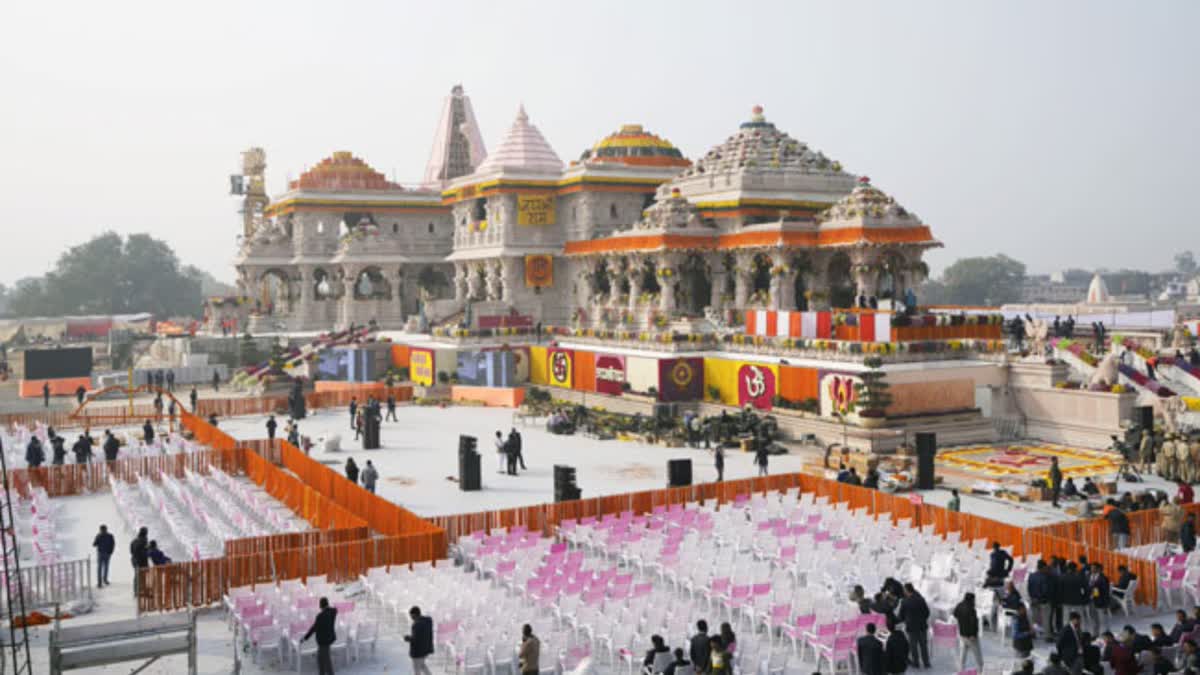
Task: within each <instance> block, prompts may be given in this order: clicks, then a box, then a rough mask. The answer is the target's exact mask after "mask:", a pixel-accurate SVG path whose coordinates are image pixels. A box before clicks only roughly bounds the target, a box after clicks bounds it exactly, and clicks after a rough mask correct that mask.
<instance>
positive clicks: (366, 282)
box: [352, 265, 392, 300]
mask: <svg viewBox="0 0 1200 675" xmlns="http://www.w3.org/2000/svg"><path fill="white" fill-rule="evenodd" d="M352 288H353V289H354V299H355V300H388V299H390V298H391V296H392V289H391V284H389V283H388V281H387V278H386V277H385V276H384V275H383V270H381V269H379V268H378V267H376V266H374V265H370V266H368V267H364V268H363V269H362V270H360V271H359V273H358V274H357V275H355V277H354V284H353V286H352Z"/></svg>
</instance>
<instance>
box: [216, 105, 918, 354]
mask: <svg viewBox="0 0 1200 675" xmlns="http://www.w3.org/2000/svg"><path fill="white" fill-rule="evenodd" d="M244 163H245V167H244V168H245V171H246V175H247V178H248V183H249V185H250V186H251V190H250V192H248V193H247V194H246V197H245V200H244V205H243V218H244V223H243V231H244V234H243V238H242V244H241V248H240V250H239V252H238V256H237V259H236V266H237V270H238V285H239V288H240V291H241V296H242V298H243V300H241V301H240V302H239V303H238V304H236V305H235V306H234V307H233V308H232V309H231V307H230V306H229V305H228V304H227V303H222V304H210V307H209V323H210V327H214V326H215V325H216V323H217V322H219V321H222V320H228V319H229V318H230V317H233V318H235V319H237V320H239V321H240V322H241V325H242V326H243V327H245V328H246V329H248V330H250V331H254V332H261V331H308V330H326V329H333V328H345V327H347V326H349V325H352V324H357V325H363V324H369V323H373V324H374V325H376V326H377V327H379V328H384V329H407V330H412V331H419V330H428V329H429V328H431V327H432V328H436V327H437V326H455V327H460V328H462V329H465V330H471V329H474V328H478V327H480V318H481V317H497V316H505V317H511V319H510V320H507V321H505V323H506V324H509V325H524V326H532V325H535V324H541V325H544V326H552V325H561V326H567V325H570V326H572V327H575V328H589V327H590V328H597V329H600V328H605V327H618V326H619V327H625V328H628V329H631V330H632V329H645V330H655V329H668V328H669V327H671V326H673V325H675V322H688V323H687V324H686V325H687V328H688V330H689V331H691V332H701V333H702V332H704V331H705V330H707V329H709V328H711V327H712V326H714V325H727V324H738V323H740V322H741V320H742V317H743V316H744V313H745V312H746V311H749V310H773V311H791V310H801V311H807V310H828V309H830V308H839V307H840V308H850V307H858V308H879V307H883V308H888V309H895V308H900V307H903V306H905V305H906V304H913V303H914V302H915V299H914V297H913V295H912V292H911V289H913V288H915V287H916V286H917V285H918V284H919V283H920V282H921V280H922V279H923V277H924V276H925V274H926V271H927V268H926V266H925V264H924V263H923V262H922V255H923V253H924V251H926V250H927V249H929V248H931V247H936V246H940V245H941V244H940V243H939V242H938V241H937V240H936V239H935V238H934V237H933V235H932V233H931V232H930V229H929V227H928V226H927V225H925V224H924V223H923V222H922V221H921V220H920V219H919V218H918V217H917V216H916V215H915V214H913V213H912V212H910V211H908V210H906V209H905V208H904V207H902V206H900V205H899V204H898V203H897V202H896V201H895V200H894V199H893V198H892V197H890V196H889V195H887V194H885V193H884V192H883V191H881V190H880V189H879V188H877V187H875V186H874V185H872V184H871V182H870V181H869V180H868V179H867V178H866V177H858V176H855V175H852V174H850V173H848V172H847V171H845V170H844V169H843V167H842V165H841V164H840V163H839V162H837V161H835V160H832V159H830V158H829V157H827V156H826V155H824V154H823V153H821V152H820V151H817V150H814V149H812V148H810V147H809V146H808V145H807V144H805V143H804V142H802V141H799V140H796V139H794V138H792V137H791V136H790V135H789V134H787V133H786V132H784V131H782V130H780V129H779V128H777V127H776V125H775V124H774V123H772V122H770V121H768V120H767V118H766V117H765V115H764V113H763V110H762V108H761V107H759V106H756V107H754V109H753V110H752V112H751V116H750V119H749V120H747V121H745V122H743V123H741V124H740V125H738V127H737V128H736V129H735V130H734V133H733V134H732V135H731V136H729V137H728V138H727V139H726V140H725V141H723V142H721V143H719V144H717V145H715V146H714V147H713V148H712V149H710V150H709V151H708V152H706V153H705V154H704V155H703V156H701V157H700V158H698V159H696V160H695V161H691V160H689V159H687V158H686V157H684V155H683V153H681V152H680V151H679V149H677V148H676V147H675V146H673V145H672V144H671V143H670V142H669V141H668V140H666V139H665V138H663V137H661V136H658V135H656V134H654V133H651V132H650V131H648V130H646V129H644V128H642V127H641V126H640V125H637V124H627V125H624V126H622V127H620V128H619V129H618V130H617V131H615V132H614V133H611V134H609V135H607V136H604V137H603V138H601V139H600V140H599V141H597V142H596V143H595V145H594V146H592V147H591V148H589V149H586V150H584V151H583V152H582V153H580V154H579V156H578V159H576V160H575V161H571V162H568V163H564V162H563V161H562V160H561V159H560V157H559V155H558V153H557V152H556V151H555V150H554V148H553V147H552V146H551V144H550V143H549V142H548V141H547V140H546V138H545V137H544V136H543V135H542V133H541V132H540V131H539V130H538V128H537V126H536V125H535V124H534V122H533V121H532V119H531V117H530V116H529V114H528V113H527V112H526V111H525V109H524V108H523V107H522V108H521V109H520V110H519V111H518V112H517V114H516V117H515V119H514V120H513V122H512V126H511V127H510V128H509V130H508V133H507V134H506V135H505V137H504V138H503V139H502V140H501V142H500V143H499V145H498V146H497V147H496V148H495V150H494V152H493V153H491V154H488V153H487V151H486V150H485V147H484V142H483V138H482V135H481V134H480V132H479V127H478V124H477V123H476V120H475V113H474V110H473V108H472V106H471V102H470V99H469V98H468V97H467V96H466V94H465V93H464V92H463V89H462V87H461V86H455V87H454V88H453V89H452V90H451V93H450V94H449V95H448V96H447V97H446V100H445V102H444V104H443V106H442V113H441V115H440V118H439V121H438V124H437V126H436V129H435V134H434V143H433V148H432V151H431V153H430V158H429V162H428V165H427V168H426V171H425V175H424V180H423V182H422V183H421V184H420V185H418V186H413V187H408V186H402V185H399V184H397V183H394V182H392V181H389V180H388V179H387V178H386V177H385V176H384V175H383V174H381V173H379V172H378V171H376V170H374V169H373V168H371V167H370V166H369V165H368V164H367V163H366V162H364V161H363V160H361V159H359V158H358V157H355V156H354V155H352V154H351V153H349V152H344V151H339V152H335V153H333V154H332V155H331V156H330V157H327V158H326V159H324V160H322V161H321V162H319V163H318V164H317V165H315V166H314V167H312V168H310V169H308V170H307V171H305V172H304V173H303V174H301V176H300V177H299V179H297V180H294V181H291V182H290V183H289V184H288V189H287V191H286V192H284V193H283V194H281V195H277V196H275V197H273V198H270V199H269V200H268V198H267V197H266V193H265V190H263V187H262V186H263V183H264V180H263V173H264V171H265V166H266V159H265V153H263V151H262V150H260V149H254V150H252V151H250V152H248V153H246V155H245V162H244Z"/></svg>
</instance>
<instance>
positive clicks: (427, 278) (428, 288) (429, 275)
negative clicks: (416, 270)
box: [417, 267, 483, 300]
mask: <svg viewBox="0 0 1200 675" xmlns="http://www.w3.org/2000/svg"><path fill="white" fill-rule="evenodd" d="M468 273H469V274H482V273H483V268H479V270H478V271H476V270H471V271H469V272H468ZM417 287H418V288H420V289H421V290H423V291H425V292H426V293H427V294H428V295H429V298H430V299H433V300H436V299H439V298H441V297H443V296H444V295H445V294H446V292H447V291H448V290H449V289H450V280H449V279H448V278H446V274H445V273H444V272H442V271H441V270H439V269H436V268H433V267H426V268H423V269H422V270H421V273H420V274H418V275H417ZM479 287H480V288H483V282H482V281H480V286H479Z"/></svg>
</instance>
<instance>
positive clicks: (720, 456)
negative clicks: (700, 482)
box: [713, 442, 725, 483]
mask: <svg viewBox="0 0 1200 675" xmlns="http://www.w3.org/2000/svg"><path fill="white" fill-rule="evenodd" d="M713 466H714V467H715V468H716V469H717V482H718V483H720V482H721V481H723V480H725V448H723V447H721V443H720V442H718V443H717V446H716V448H715V449H714V450H713Z"/></svg>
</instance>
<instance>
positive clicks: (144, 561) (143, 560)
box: [129, 527, 150, 596]
mask: <svg viewBox="0 0 1200 675" xmlns="http://www.w3.org/2000/svg"><path fill="white" fill-rule="evenodd" d="M149 547H150V530H149V529H147V528H145V527H143V528H141V529H140V530H138V533H137V536H136V537H134V539H133V541H131V542H129V562H130V563H131V564H132V565H133V594H134V596H137V595H138V594H139V593H140V592H141V588H140V587H139V585H138V576H139V575H138V571H139V570H141V569H142V568H143V567H149V566H150V554H149Z"/></svg>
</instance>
